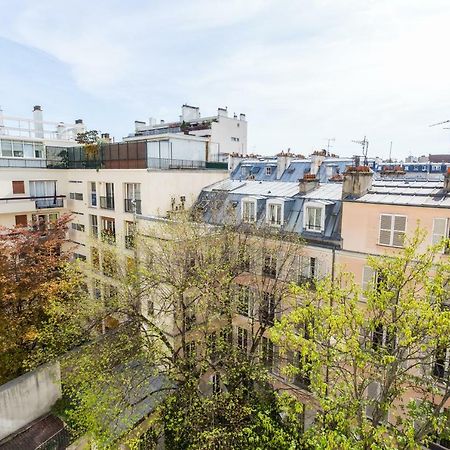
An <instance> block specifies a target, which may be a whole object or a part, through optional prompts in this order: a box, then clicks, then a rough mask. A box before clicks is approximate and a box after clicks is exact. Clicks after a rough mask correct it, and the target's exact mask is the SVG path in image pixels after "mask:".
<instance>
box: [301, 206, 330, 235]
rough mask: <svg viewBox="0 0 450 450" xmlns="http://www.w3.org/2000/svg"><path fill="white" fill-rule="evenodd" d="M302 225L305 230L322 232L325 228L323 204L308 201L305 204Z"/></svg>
mask: <svg viewBox="0 0 450 450" xmlns="http://www.w3.org/2000/svg"><path fill="white" fill-rule="evenodd" d="M303 227H304V229H305V230H307V231H314V232H316V233H322V232H323V231H324V230H325V205H323V204H322V203H318V202H310V203H308V204H307V205H306V206H305V211H304V214H303Z"/></svg>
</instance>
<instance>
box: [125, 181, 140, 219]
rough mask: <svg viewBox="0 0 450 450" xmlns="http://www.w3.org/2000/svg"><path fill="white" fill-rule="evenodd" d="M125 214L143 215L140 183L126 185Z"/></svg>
mask: <svg viewBox="0 0 450 450" xmlns="http://www.w3.org/2000/svg"><path fill="white" fill-rule="evenodd" d="M125 212H131V213H134V212H136V214H142V211H141V185H140V184H139V183H125Z"/></svg>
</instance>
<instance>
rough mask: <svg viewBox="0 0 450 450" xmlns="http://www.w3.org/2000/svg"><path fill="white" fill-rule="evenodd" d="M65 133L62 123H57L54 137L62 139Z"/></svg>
mask: <svg viewBox="0 0 450 450" xmlns="http://www.w3.org/2000/svg"><path fill="white" fill-rule="evenodd" d="M65 131H66V127H65V125H64V122H59V123H58V125H56V137H57V138H58V139H64V132H65Z"/></svg>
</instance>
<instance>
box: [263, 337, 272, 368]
mask: <svg viewBox="0 0 450 450" xmlns="http://www.w3.org/2000/svg"><path fill="white" fill-rule="evenodd" d="M260 345H261V352H260V355H261V362H262V364H263V365H264V366H265V367H266V368H267V369H269V370H272V369H273V363H274V345H273V342H272V341H271V340H270V339H268V338H266V337H262V338H261V344H260Z"/></svg>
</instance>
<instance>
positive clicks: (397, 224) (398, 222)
mask: <svg viewBox="0 0 450 450" xmlns="http://www.w3.org/2000/svg"><path fill="white" fill-rule="evenodd" d="M405 231H406V217H405V216H394V232H393V236H392V245H393V246H394V247H403V242H404V240H405Z"/></svg>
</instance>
